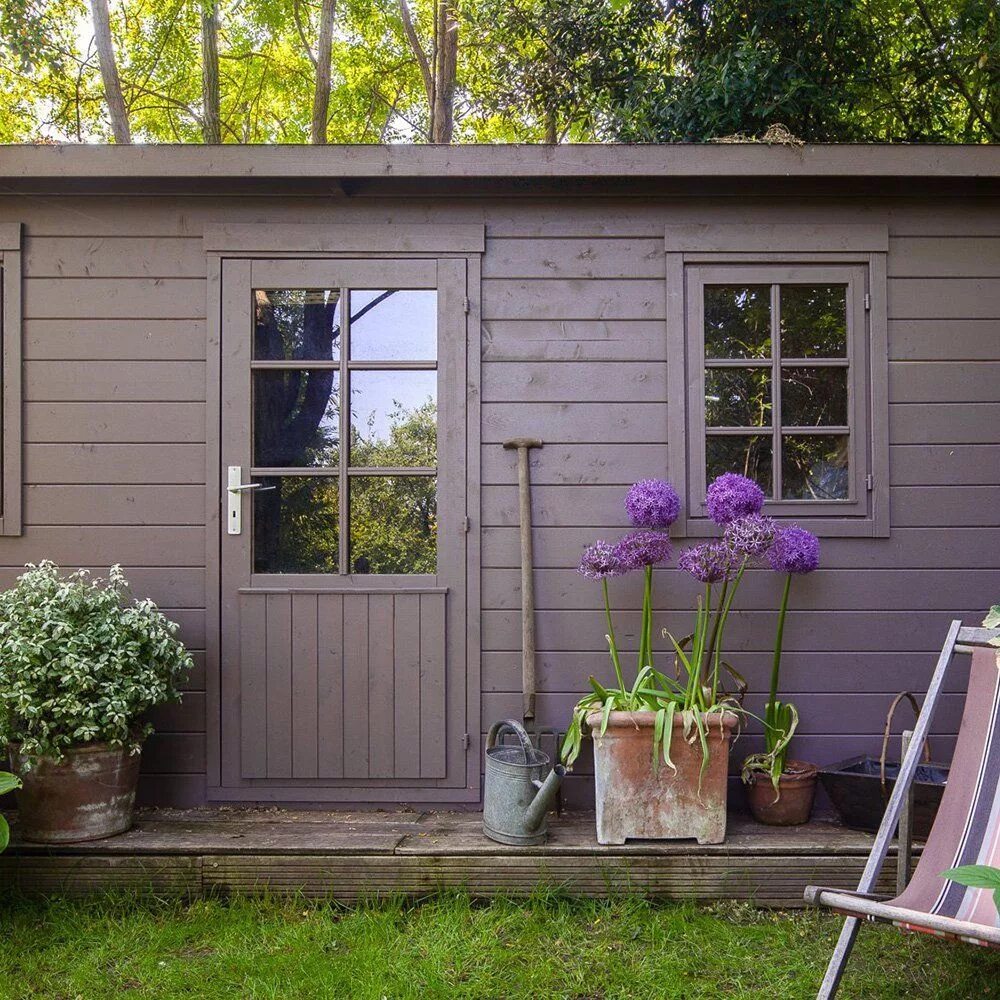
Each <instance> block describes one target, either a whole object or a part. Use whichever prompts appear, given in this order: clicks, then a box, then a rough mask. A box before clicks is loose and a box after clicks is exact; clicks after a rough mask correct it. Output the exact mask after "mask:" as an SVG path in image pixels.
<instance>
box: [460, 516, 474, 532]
mask: <svg viewBox="0 0 1000 1000" xmlns="http://www.w3.org/2000/svg"><path fill="white" fill-rule="evenodd" d="M471 527H472V522H471V521H470V520H469V516H468V514H466V516H465V517H463V518H462V531H464V532H465V533H466V534H468V533H469V529H470V528H471Z"/></svg>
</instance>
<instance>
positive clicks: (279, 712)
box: [240, 591, 447, 778]
mask: <svg viewBox="0 0 1000 1000" xmlns="http://www.w3.org/2000/svg"><path fill="white" fill-rule="evenodd" d="M446 596H447V595H446V594H445V593H444V592H443V591H439V592H424V593H405V594H404V593H399V592H397V593H361V594H329V593H326V594H324V593H316V594H308V593H297V594H267V593H264V594H261V593H251V594H241V595H240V618H241V621H243V622H244V623H245V625H244V626H243V628H242V631H241V657H240V660H241V667H242V670H241V676H240V685H241V702H242V706H243V720H242V752H241V761H242V776H243V777H244V778H393V777H397V778H444V777H445V776H446V767H445V752H444V751H445V745H444V734H443V732H442V726H441V722H442V720H443V719H444V717H445V645H446V642H445V638H446V635H445V633H446V625H445V601H446Z"/></svg>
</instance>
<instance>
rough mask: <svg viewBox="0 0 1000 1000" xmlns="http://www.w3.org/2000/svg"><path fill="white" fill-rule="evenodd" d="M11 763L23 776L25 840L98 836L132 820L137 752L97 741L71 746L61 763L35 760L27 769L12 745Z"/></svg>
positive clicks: (118, 829) (110, 833) (22, 831)
mask: <svg viewBox="0 0 1000 1000" xmlns="http://www.w3.org/2000/svg"><path fill="white" fill-rule="evenodd" d="M11 763H12V764H13V768H14V772H15V773H16V774H19V775H20V776H21V779H22V781H23V782H24V784H23V787H22V788H20V789H19V790H18V792H17V804H18V829H19V833H20V836H21V839H22V840H28V841H32V842H35V843H42V844H66V843H73V842H74V841H81V840H100V839H101V838H103V837H113V836H114V835H115V834H116V833H124V832H125V831H126V830H127V829H129V827H130V826H131V825H132V811H133V808H134V806H135V788H136V783H137V782H138V780H139V754H137V753H136V754H130V753H127V752H126V751H124V750H122V749H120V748H113V747H109V746H108V745H107V744H105V743H93V744H86V745H84V746H80V747H76V748H74V749H71V750H67V751H66V756H65V757H64V758H63V759H62V760H61V761H59V762H58V763H56V762H55V761H52V760H45V759H42V760H37V761H34V762H33V763H32V766H31V768H30V770H27V771H26V770H24V765H25V761H24V759H23V758H22V757H21V755H20V753H19V752H18V751H17V750H16V749H12V750H11Z"/></svg>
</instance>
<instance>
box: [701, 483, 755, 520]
mask: <svg viewBox="0 0 1000 1000" xmlns="http://www.w3.org/2000/svg"><path fill="white" fill-rule="evenodd" d="M705 506H706V507H707V508H708V516H709V517H710V518H711V519H712V520H713V521H714V522H715V523H716V524H729V522H730V521H735V520H736V518H738V517H746V516H747V514H759V513H760V511H761V508H762V507H763V506H764V491H763V490H762V489H761V488H760V487H759V486H758V485H757V484H756V483H755V482H754V481H753V480H752V479H747V477H746V476H741V475H738V474H737V473H735V472H726V473H723V474H722V475H721V476H719V477H718V479H716V480H714V481H713V483H712V485H711V486H709V488H708V494H707V496H706V497H705Z"/></svg>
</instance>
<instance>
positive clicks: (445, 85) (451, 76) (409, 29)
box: [398, 0, 458, 143]
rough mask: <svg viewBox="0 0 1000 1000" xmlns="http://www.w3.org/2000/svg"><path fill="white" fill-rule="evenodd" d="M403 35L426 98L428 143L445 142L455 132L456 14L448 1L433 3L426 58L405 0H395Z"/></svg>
mask: <svg viewBox="0 0 1000 1000" xmlns="http://www.w3.org/2000/svg"><path fill="white" fill-rule="evenodd" d="M398 2H399V15H400V20H401V22H402V25H403V33H404V34H405V35H406V40H407V42H408V43H409V46H410V49H411V51H412V52H413V55H414V58H415V59H416V61H417V65H418V66H419V67H420V76H421V79H422V80H423V84H424V92H425V93H426V95H427V107H428V108H429V110H430V124H429V128H428V130H427V138H428V139H429V141H430V142H435V143H449V142H451V140H452V137H453V135H454V132H455V82H456V76H457V73H458V13H457V11H456V9H455V5H454V3H453V2H452V0H434V9H433V19H434V28H433V33H432V36H431V50H430V55H429V56H428V54H427V53H426V52H425V51H424V45H423V42H421V41H420V36H419V35H418V34H417V29H416V26H415V25H414V23H413V14H412V12H411V10H410V5H409V0H398Z"/></svg>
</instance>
